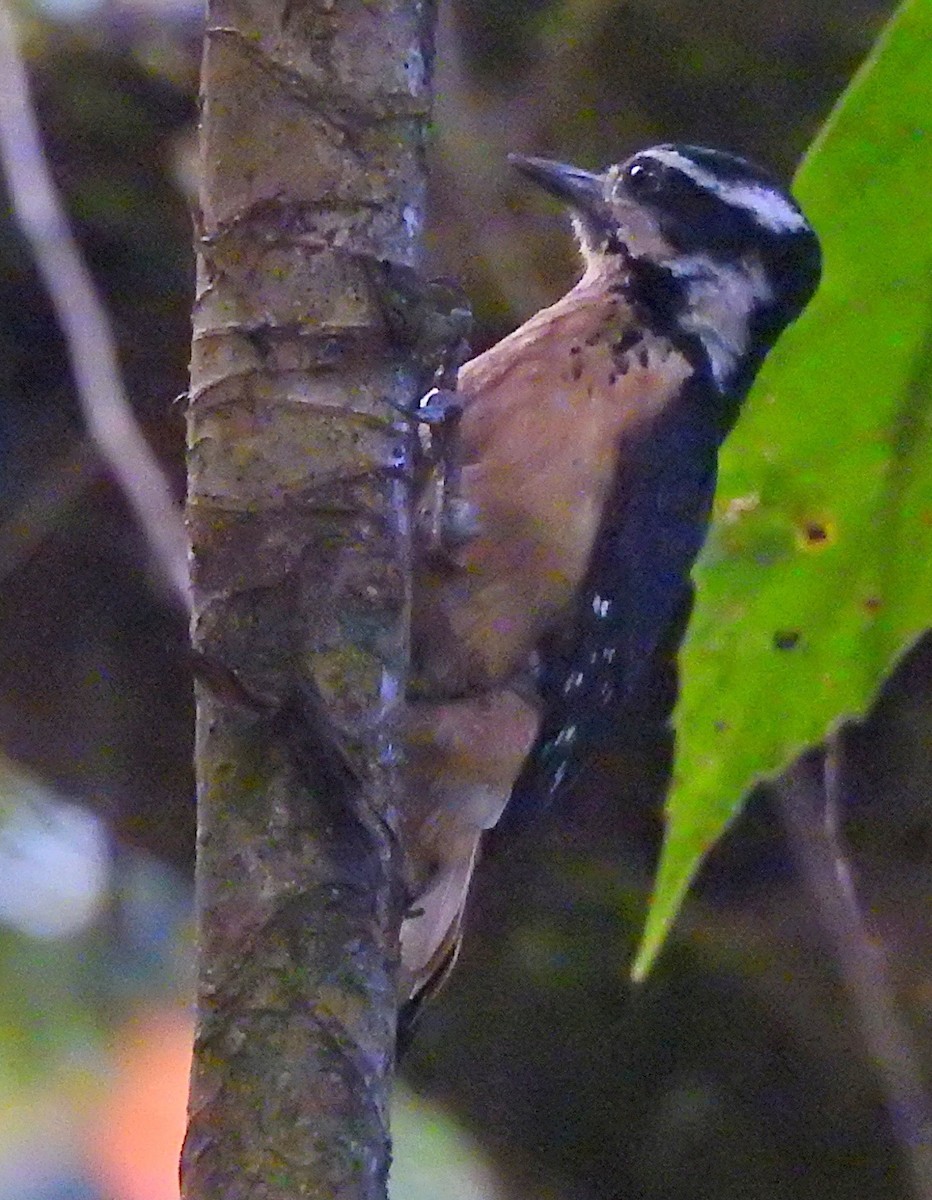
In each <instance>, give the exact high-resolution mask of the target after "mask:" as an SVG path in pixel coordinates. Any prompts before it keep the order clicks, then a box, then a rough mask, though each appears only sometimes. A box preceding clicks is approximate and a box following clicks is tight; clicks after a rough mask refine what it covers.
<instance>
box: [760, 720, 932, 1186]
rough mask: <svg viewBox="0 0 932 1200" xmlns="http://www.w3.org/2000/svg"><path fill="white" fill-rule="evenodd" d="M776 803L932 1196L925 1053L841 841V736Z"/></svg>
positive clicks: (901, 1136) (919, 1179)
mask: <svg viewBox="0 0 932 1200" xmlns="http://www.w3.org/2000/svg"><path fill="white" fill-rule="evenodd" d="M820 766H821V770H820V769H819V768H820ZM776 807H777V811H778V812H779V815H780V819H781V821H782V823H783V828H784V830H785V831H786V836H787V841H788V843H789V847H790V851H791V853H792V855H793V858H794V861H795V862H796V865H797V868H798V870H799V872H800V874H801V876H802V878H803V881H804V883H805V885H806V887H807V888H808V890H809V892H810V894H811V896H812V898H813V899H814V901H815V904H816V915H817V918H818V920H819V923H820V924H821V926H822V928H823V930H824V931H825V934H826V935H827V937H828V938H829V940H830V942H831V946H832V949H833V951H834V954H835V959H836V961H837V963H838V966H839V969H840V971H841V977H842V980H843V982H844V985H845V988H846V989H847V992H848V995H849V997H850V999H851V1002H852V1004H853V1006H854V1008H855V1011H856V1013H857V1017H858V1020H859V1022H860V1025H861V1032H862V1035H863V1037H864V1042H865V1045H866V1047H867V1051H868V1056H869V1058H870V1061H871V1064H872V1065H873V1068H874V1071H875V1072H876V1075H877V1078H878V1082H879V1083H880V1086H881V1088H882V1090H883V1092H884V1095H885V1100H886V1107H887V1112H888V1114H889V1118H890V1125H891V1128H892V1130H893V1133H894V1136H895V1137H896V1139H897V1143H898V1145H899V1147H900V1152H901V1154H902V1156H903V1159H904V1162H905V1165H906V1167H907V1169H908V1172H909V1176H910V1178H911V1180H912V1191H913V1195H914V1196H915V1198H916V1200H932V1109H930V1104H929V1097H928V1095H927V1093H926V1090H925V1086H924V1083H923V1080H922V1077H921V1075H920V1070H919V1068H918V1064H919V1063H920V1062H921V1061H922V1060H921V1056H920V1054H919V1051H918V1048H917V1046H916V1045H915V1040H914V1038H913V1036H912V1032H911V1030H910V1029H909V1027H908V1025H907V1024H906V1022H905V1021H904V1020H903V1017H902V1015H901V1013H900V1009H899V1006H898V1004H897V1000H896V995H895V992H894V988H893V984H892V981H891V979H890V972H889V968H888V965H887V962H886V956H885V954H884V947H883V943H882V941H881V940H880V938H879V937H878V936H877V935H876V934H872V933H871V932H870V931H869V930H868V929H867V927H866V925H865V921H864V916H863V913H862V912H861V909H860V906H859V904H858V898H857V893H856V891H855V887H854V880H853V876H852V872H851V866H850V864H849V862H848V859H847V857H846V854H845V849H844V847H843V845H842V841H841V831H840V821H841V814H842V812H843V811H844V806H843V797H842V766H841V744H840V739H839V737H838V735H837V734H836V735H834V736H833V737H832V738H830V740H829V742H828V744H827V747H826V750H825V753H824V757H823V758H822V759H821V761H820V760H819V759H817V758H814V757H812V756H808V757H804V758H802V759H800V760H799V761H798V762H797V763H795V764H794V765H793V766H792V767H791V768H790V769H789V771H787V773H786V775H785V776H784V778H783V780H782V781H781V783H780V784H779V786H778V787H777V788H776Z"/></svg>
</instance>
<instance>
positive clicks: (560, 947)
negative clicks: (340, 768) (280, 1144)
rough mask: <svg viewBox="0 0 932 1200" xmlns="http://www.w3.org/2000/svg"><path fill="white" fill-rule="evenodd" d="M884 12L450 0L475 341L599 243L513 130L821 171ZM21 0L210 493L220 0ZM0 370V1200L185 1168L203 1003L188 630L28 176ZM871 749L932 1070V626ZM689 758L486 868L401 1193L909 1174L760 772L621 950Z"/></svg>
mask: <svg viewBox="0 0 932 1200" xmlns="http://www.w3.org/2000/svg"><path fill="white" fill-rule="evenodd" d="M341 2H342V0H341ZM891 12H892V5H890V4H879V3H873V2H870V0H809V2H808V3H802V0H788V2H786V3H784V4H781V5H774V4H772V3H769V2H767V0H747V2H743V3H736V2H734V0H707V2H705V3H701V4H700V3H697V2H695V0H665V2H661V0H632V2H628V3H617V2H612V0H566V2H564V3H555V2H553V0H513V2H511V3H502V0H497V2H493V0H458V2H457V3H451V4H448V5H442V6H441V15H440V27H439V33H438V49H437V75H436V85H437V103H436V110H435V126H434V138H433V143H432V146H431V170H432V174H431V204H432V211H431V223H430V256H431V265H432V268H433V269H434V270H435V271H436V272H437V273H442V274H447V275H453V276H457V277H459V278H461V279H462V280H463V281H464V283H465V286H466V287H467V289H468V291H469V293H470V295H471V296H472V298H473V302H474V305H475V308H476V314H477V319H478V326H477V331H476V337H475V345H476V348H477V349H479V348H482V347H484V346H485V345H488V344H490V343H491V342H492V341H494V340H496V339H497V338H498V337H500V336H501V335H502V334H504V333H506V332H507V331H508V330H510V329H511V328H513V327H514V325H515V324H517V323H518V322H519V321H520V320H521V319H523V318H524V317H526V316H527V315H528V314H529V313H531V312H532V311H533V310H534V309H535V308H537V307H539V306H540V305H541V304H543V303H546V302H548V301H550V300H551V299H553V298H554V297H555V296H556V295H557V294H559V293H560V292H561V291H562V290H565V288H566V286H568V284H569V283H570V282H572V279H573V275H574V271H575V269H576V264H575V261H574V251H573V248H572V244H571V240H570V238H569V237H568V236H567V232H566V229H565V226H564V224H563V222H562V221H561V219H560V218H559V216H558V215H557V214H556V212H555V211H554V209H553V208H552V206H550V205H548V204H547V203H546V202H541V201H540V200H539V199H538V198H537V197H534V196H529V195H527V190H526V189H525V188H524V187H522V186H521V185H520V183H519V182H517V181H516V180H515V179H514V178H513V177H512V176H511V175H510V174H509V173H508V170H507V167H506V165H505V161H504V160H505V154H506V152H507V151H509V150H518V151H525V152H529V153H539V154H547V155H552V156H554V157H562V158H565V159H568V160H573V161H576V162H578V163H580V164H582V165H586V166H599V165H602V164H604V163H607V162H610V161H616V160H618V159H620V158H622V157H624V156H625V155H627V154H628V153H630V152H631V151H633V150H634V149H636V148H638V147H639V146H642V145H645V144H649V143H651V142H655V141H671V140H674V141H691V142H699V143H705V144H711V145H717V146H721V147H723V148H728V149H731V150H735V151H738V152H740V153H745V154H748V155H751V156H752V157H754V158H757V159H759V160H760V161H762V162H764V163H767V164H768V165H770V166H771V167H773V168H774V169H775V170H776V171H778V173H780V174H781V175H782V176H783V177H785V178H787V179H789V177H790V175H791V174H792V172H793V170H794V168H795V166H796V164H797V162H798V161H799V159H800V157H801V156H802V154H803V152H804V150H805V149H806V147H807V145H808V144H809V143H810V142H811V140H812V138H813V137H814V135H815V134H816V132H817V130H818V129H819V127H820V125H821V124H822V122H823V121H824V119H825V117H826V115H827V114H828V112H829V110H830V109H831V107H832V105H833V104H834V102H835V101H836V99H837V97H838V96H839V94H840V93H841V92H842V90H843V89H844V87H845V86H846V84H847V83H848V81H849V80H850V78H851V76H852V74H853V73H854V71H855V69H856V68H857V66H858V64H859V63H860V62H861V61H862V59H863V58H864V56H865V55H866V53H867V52H868V50H869V48H870V46H871V45H872V43H873V42H874V39H875V38H876V36H877V33H878V31H879V30H880V28H881V27H882V26H883V24H884V22H885V21H886V20H887V19H888V17H889V16H890V14H891ZM22 17H23V22H24V29H25V34H26V49H27V52H28V57H29V63H30V67H31V69H32V72H33V82H34V88H35V92H36V101H37V105H38V108H39V112H40V116H41V122H42V127H43V132H44V135H45V137H46V141H47V147H48V151H49V154H50V157H51V160H52V165H53V168H54V171H55V176H56V179H57V182H58V184H59V186H60V187H61V189H62V191H63V193H64V195H65V196H66V198H67V201H68V205H69V210H70V213H71V216H72V219H73V222H74V225H75V229H76V232H77V234H78V237H79V240H80V242H81V245H82V247H83V249H84V251H85V253H86V255H87V257H88V261H89V263H90V265H91V267H92V269H93V271H94V274H95V277H96V279H97V281H98V283H99V285H100V287H101V288H102V290H103V291H104V293H105V295H106V298H107V302H108V305H109V308H110V312H111V314H112V317H113V320H114V322H115V326H116V330H117V335H118V338H119V343H120V350H121V361H122V366H123V369H124V372H125V375H126V379H127V383H128V387H129V390H130V393H131V396H132V398H133V403H134V405H135V407H136V411H137V413H138V415H139V418H140V420H141V422H142V423H143V426H144V428H145V430H146V432H147V434H148V435H149V438H150V440H151V442H152V444H153V446H154V447H155V448H156V450H157V451H158V452H159V454H160V457H161V458H162V461H163V463H164V465H165V468H166V470H167V471H168V472H169V474H170V476H171V478H172V479H173V480H174V482H175V484H176V486H177V489H178V495H179V496H180V495H181V494H182V492H183V457H182V443H183V435H182V427H181V415H180V410H179V407H178V406H177V405H173V403H172V401H173V400H174V398H175V397H176V396H177V395H179V394H180V393H182V392H183V391H184V388H185V383H186V363H187V358H188V337H189V324H188V307H189V302H190V295H191V285H192V256H191V249H190V242H191V235H190V219H189V204H190V199H191V196H192V194H193V187H194V181H193V177H192V175H193V147H194V140H193V139H194V119H195V103H194V92H195V88H196V77H197V63H198V56H199V48H200V46H199V38H200V11H199V9H196V8H193V7H189V5H188V4H187V2H186V0H109V2H108V3H106V4H99V5H98V4H93V3H90V4H89V3H82V4H81V5H80V7H79V8H77V7H65V6H64V5H59V4H56V5H55V6H54V7H52V6H49V7H46V8H41V9H39V8H36V9H30V10H29V11H28V12H23V13H22ZM0 86H2V84H0ZM929 90H930V93H932V81H930V83H929ZM928 106H929V107H928V109H927V112H929V115H930V117H932V98H930V99H929V100H928ZM929 126H930V127H932V120H930V122H929ZM918 134H919V135H920V136H921V135H923V134H925V136H926V137H927V138H929V137H930V136H932V135H929V133H928V129H927V128H922V129H920V130H918ZM920 249H922V248H921V247H920ZM906 252H908V247H907V248H906ZM870 336H871V331H870V328H867V329H865V331H864V338H865V339H868V340H869V338H870ZM0 388H2V394H0V749H2V754H3V757H2V758H0V1102H2V1105H3V1113H4V1117H5V1119H4V1120H3V1121H2V1123H0V1200H167V1198H169V1197H171V1196H172V1195H173V1194H176V1185H175V1183H174V1179H175V1162H174V1155H175V1153H176V1150H177V1145H178V1143H179V1140H180V1135H181V1129H182V1110H183V1103H184V1088H185V1080H186V1055H187V1045H188V1040H189V1037H190V1033H189V1016H188V1009H187V1004H188V1001H189V997H190V984H191V967H190V871H191V860H192V854H193V828H194V825H193V801H192V795H193V784H192V778H191V769H190V753H191V751H190V741H191V721H192V707H191V697H190V686H189V681H188V676H187V670H186V665H185V659H184V647H185V629H184V624H183V622H182V620H181V619H180V617H179V616H178V614H177V613H176V612H175V611H174V609H173V608H172V606H171V603H170V600H169V598H168V597H167V595H166V594H165V591H164V589H163V588H162V586H161V585H160V583H159V581H158V579H157V577H156V576H155V575H154V573H153V572H152V571H151V569H150V562H149V559H148V555H147V552H146V548H145V545H144V544H143V542H142V539H141V538H140V535H139V534H138V531H137V530H136V528H135V526H134V523H133V521H132V520H131V518H130V516H129V514H128V512H127V510H126V507H125V505H124V504H123V502H122V500H121V498H120V496H119V494H118V493H117V491H116V490H115V488H114V487H113V485H112V484H111V482H110V481H109V479H108V477H107V473H106V470H105V469H104V468H103V466H102V465H101V463H100V461H99V460H98V458H97V456H96V453H95V451H94V449H93V447H92V446H91V445H90V444H89V442H88V439H87V436H86V434H85V432H84V430H83V427H82V424H81V421H80V417H79V414H78V411H77V406H76V403H75V400H74V395H73V390H72V387H71V384H70V381H69V377H68V372H67V367H66V363H65V359H64V353H63V346H62V342H61V338H60V335H59V333H58V331H57V329H56V326H55V322H54V320H53V318H52V315H51V312H50V310H49V306H48V303H47V300H46V298H45V296H44V294H43V292H42V289H41V287H40V286H39V283H38V281H37V277H36V274H35V270H34V268H33V266H32V264H31V261H30V257H29V254H28V252H27V250H26V248H25V246H24V243H23V241H22V238H21V237H20V235H19V233H18V231H17V229H16V226H15V223H14V222H13V221H12V220H11V218H10V216H9V213H8V211H7V210H6V206H5V217H4V220H3V221H2V223H0ZM785 419H786V420H787V421H788V422H795V423H796V425H797V426H798V425H799V422H800V414H799V412H798V411H793V410H792V409H788V411H787V414H786V417H785ZM762 716H763V714H762ZM845 745H846V750H847V762H848V775H849V776H850V779H849V781H848V788H847V798H848V809H847V811H846V814H845V815H846V821H847V825H846V832H847V834H848V835H849V838H850V841H851V844H852V846H853V847H854V859H855V867H856V871H857V876H858V882H859V886H860V888H861V891H862V897H863V901H864V904H865V907H866V909H867V910H868V911H869V914H870V918H871V922H872V929H873V930H874V931H875V932H876V933H877V935H878V936H880V937H882V939H883V941H884V944H885V946H886V947H887V950H888V953H889V955H890V959H891V967H892V970H893V973H894V977H895V982H896V986H897V992H898V997H899V1000H900V1002H901V1004H902V1006H903V1011H904V1014H905V1015H906V1017H907V1019H908V1020H909V1021H910V1023H911V1025H912V1027H913V1029H914V1030H915V1032H916V1035H917V1040H918V1043H919V1045H920V1047H921V1051H922V1054H923V1055H924V1062H922V1063H917V1064H916V1067H917V1070H918V1071H920V1072H921V1071H923V1070H926V1072H927V1074H928V1070H927V1068H928V1066H929V1063H930V1060H932V972H930V965H929V964H930V961H932V959H930V955H929V949H930V940H932V939H930V932H932V920H930V918H932V903H930V891H932V889H930V866H932V838H930V831H932V823H930V817H932V814H930V795H932V644H930V643H929V641H926V642H920V643H919V644H918V645H917V646H916V647H915V649H914V650H913V651H912V652H911V653H910V654H909V655H908V656H907V657H906V659H905V660H904V661H903V662H902V664H901V665H900V667H899V668H898V670H897V671H896V673H895V675H894V677H893V678H892V679H891V680H890V682H889V683H888V685H887V686H886V688H885V689H884V691H883V694H882V695H881V697H880V699H879V701H878V702H877V704H876V705H875V707H874V709H873V711H872V713H871V716H870V717H869V719H868V720H867V722H866V723H864V724H863V725H859V726H857V727H853V728H851V729H850V730H849V731H847V733H846V734H845ZM667 766H668V764H667V762H666V759H665V755H664V751H663V748H662V747H650V746H647V747H643V748H641V750H640V752H639V755H638V757H637V758H636V759H633V760H632V761H630V762H628V763H626V764H625V771H624V774H623V776H622V777H618V776H611V775H607V776H606V777H605V778H600V779H594V780H592V781H591V786H590V788H589V789H588V790H587V793H586V795H585V796H584V797H582V798H581V799H580V801H579V803H578V805H576V806H575V807H574V809H573V811H572V812H558V813H554V814H553V815H552V817H551V819H550V820H549V821H548V822H547V823H546V825H545V826H543V827H542V828H541V830H540V834H539V836H537V837H533V838H530V839H527V840H526V841H525V842H524V843H522V844H521V845H520V846H517V847H515V848H514V849H513V851H512V852H511V853H507V854H506V853H503V852H501V851H500V852H499V853H498V854H497V855H496V856H495V857H494V858H492V859H490V860H489V861H487V862H486V863H485V864H483V868H482V870H481V873H480V879H479V884H478V888H477V895H476V898H475V903H474V904H473V907H472V913H471V916H470V921H469V926H468V933H467V937H466V943H465V947H464V952H463V956H462V959H461V963H460V966H459V967H458V969H457V972H456V973H455V975H454V977H453V979H452V981H451V983H450V985H449V987H448V988H447V990H446V991H445V992H444V993H443V995H442V996H441V997H440V999H439V1000H438V1001H437V1003H436V1004H435V1006H434V1007H433V1008H432V1009H431V1010H430V1011H429V1012H428V1014H427V1016H426V1018H425V1021H424V1024H423V1027H422V1029H421V1032H420V1036H419V1039H418V1040H417V1041H416V1043H415V1046H414V1049H413V1051H412V1053H411V1056H410V1060H409V1062H408V1063H407V1064H406V1078H407V1082H408V1085H409V1088H410V1089H411V1090H410V1091H409V1092H408V1093H407V1097H406V1099H405V1101H404V1104H403V1108H402V1110H401V1112H400V1115H399V1119H398V1121H397V1126H396V1132H397V1135H398V1144H397V1157H398V1164H397V1168H396V1180H395V1183H396V1186H395V1196H396V1200H416V1198H417V1197H420V1196H427V1195H431V1196H436V1195H442V1196H444V1197H450V1200H457V1198H459V1197H463V1198H465V1197H476V1198H480V1197H486V1198H491V1197H498V1196H502V1197H514V1198H515V1200H517V1198H520V1197H531V1196H533V1197H535V1198H541V1197H546V1198H550V1197H553V1198H561V1200H562V1198H566V1200H621V1198H622V1197H625V1198H627V1197H639V1198H640V1197H643V1198H645V1200H655V1198H656V1200H693V1198H696V1197H707V1196H708V1197H716V1200H732V1198H734V1200H739V1198H741V1200H757V1198H764V1197H768V1198H770V1197H778V1196H779V1197H787V1198H790V1200H808V1198H810V1197H811V1198H813V1200H815V1198H816V1197H819V1198H820V1200H821V1198H822V1197H824V1196H826V1195H831V1196H832V1197H836V1198H842V1200H844V1198H846V1197H852V1198H853V1197H858V1198H859V1200H860V1198H866V1200H875V1198H877V1200H880V1198H884V1200H886V1198H890V1200H893V1198H899V1197H907V1196H909V1195H910V1194H911V1193H910V1191H909V1187H908V1185H907V1182H906V1174H905V1172H904V1169H903V1153H902V1148H901V1147H898V1146H897V1145H896V1142H895V1139H894V1138H893V1136H892V1134H891V1132H890V1129H889V1126H888V1122H887V1117H886V1113H885V1109H884V1100H883V1096H882V1095H881V1093H880V1091H879V1088H878V1084H877V1081H876V1078H875V1075H874V1073H873V1071H872V1067H871V1064H870V1062H869V1061H868V1057H867V1054H866V1052H865V1049H864V1046H863V1043H862V1041H861V1038H860V1036H859V1033H858V1030H857V1028H856V1026H855V1023H854V1019H853V1015H852V1009H851V1005H850V1000H849V998H848V997H847V996H846V995H845V993H844V990H843V988H842V987H841V984H840V981H839V979H838V975H837V972H836V970H835V967H834V965H833V962H832V961H831V958H830V955H829V954H828V952H827V950H826V947H825V945H824V943H823V940H822V937H821V934H820V931H819V928H818V925H817V921H816V918H815V914H814V913H813V911H812V904H811V901H810V900H809V898H808V896H807V895H806V894H805V893H804V892H803V891H802V890H801V889H800V887H799V886H798V884H797V882H796V881H795V880H794V878H793V876H792V871H791V870H790V867H789V864H788V858H787V854H786V851H785V849H784V847H783V845H782V842H781V839H780V836H779V833H778V830H777V828H776V823H775V820H774V817H773V815H772V813H771V810H770V807H769V804H768V800H767V795H766V793H765V792H764V791H759V792H758V793H757V794H755V796H754V797H753V799H752V801H751V803H750V805H749V807H748V809H747V811H746V813H745V815H744V817H743V818H742V819H741V820H740V822H738V823H737V824H736V825H735V827H734V828H733V830H732V832H731V833H730V835H729V836H728V838H726V840H725V841H724V842H723V843H722V844H721V845H720V846H719V847H718V848H717V850H716V851H715V852H714V853H713V855H712V856H711V858H710V859H709V861H708V862H707V864H706V867H705V869H704V871H703V873H702V875H701V876H700V879H699V881H698V886H697V890H696V893H695V895H694V896H693V897H692V899H691V900H690V901H689V902H688V903H687V906H686V910H685V913H684V917H683V919H682V920H681V922H680V924H679V925H678V927H677V928H676V930H675V932H674V936H673V940H672V942H671V944H670V945H669V947H668V948H667V950H666V951H665V953H664V955H663V957H662V958H661V960H660V963H659V965H658V967H657V969H656V970H655V972H654V974H653V975H652V976H651V977H650V979H649V981H648V983H647V984H645V985H643V986H641V987H640V988H638V989H632V988H631V986H630V985H629V983H628V980H627V972H628V969H629V966H630V961H631V956H632V952H633V950H634V947H635V944H636V942H637V939H638V936H639V932H640V928H641V926H642V924H643V919H644V912H645V906H646V897H647V894H648V890H649V887H650V881H651V873H652V869H653V864H654V861H655V856H656V851H657V848H658V844H659V836H660V831H661V824H660V805H661V799H662V789H663V782H664V779H665V774H666V770H667Z"/></svg>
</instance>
